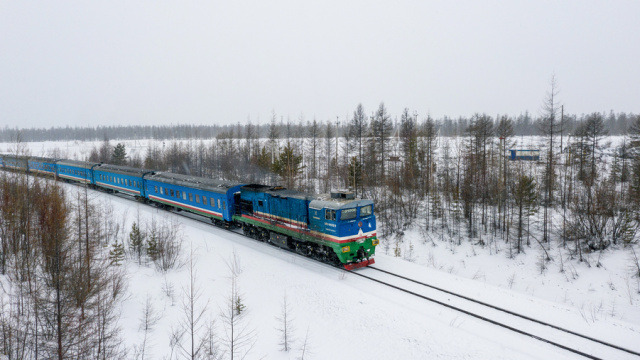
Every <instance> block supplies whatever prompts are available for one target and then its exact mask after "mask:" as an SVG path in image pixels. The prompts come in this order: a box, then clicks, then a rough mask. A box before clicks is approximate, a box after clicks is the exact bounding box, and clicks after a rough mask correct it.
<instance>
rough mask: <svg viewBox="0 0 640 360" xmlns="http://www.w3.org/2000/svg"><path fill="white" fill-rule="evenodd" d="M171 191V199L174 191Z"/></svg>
mask: <svg viewBox="0 0 640 360" xmlns="http://www.w3.org/2000/svg"><path fill="white" fill-rule="evenodd" d="M170 191H171V197H173V189H171V190H170Z"/></svg>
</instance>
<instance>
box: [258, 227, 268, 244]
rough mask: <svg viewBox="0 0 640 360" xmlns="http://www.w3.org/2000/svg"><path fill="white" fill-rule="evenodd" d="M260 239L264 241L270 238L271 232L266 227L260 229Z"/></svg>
mask: <svg viewBox="0 0 640 360" xmlns="http://www.w3.org/2000/svg"><path fill="white" fill-rule="evenodd" d="M258 240H260V241H262V242H265V241H267V240H269V232H268V231H267V230H265V229H260V237H259V238H258Z"/></svg>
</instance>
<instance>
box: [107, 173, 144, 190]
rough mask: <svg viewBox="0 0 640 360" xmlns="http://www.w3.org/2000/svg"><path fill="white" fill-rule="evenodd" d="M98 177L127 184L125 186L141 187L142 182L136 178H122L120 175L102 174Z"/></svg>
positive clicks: (115, 182) (119, 183)
mask: <svg viewBox="0 0 640 360" xmlns="http://www.w3.org/2000/svg"><path fill="white" fill-rule="evenodd" d="M98 178H99V179H100V180H102V181H108V182H111V183H114V184H118V185H125V186H130V187H136V188H139V187H140V183H139V182H138V181H136V180H130V179H122V178H119V177H115V176H107V175H102V174H100V175H98Z"/></svg>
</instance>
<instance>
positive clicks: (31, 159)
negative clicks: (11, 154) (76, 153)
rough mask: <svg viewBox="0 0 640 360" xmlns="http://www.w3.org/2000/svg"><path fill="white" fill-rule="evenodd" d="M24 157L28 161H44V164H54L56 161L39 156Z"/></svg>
mask: <svg viewBox="0 0 640 360" xmlns="http://www.w3.org/2000/svg"><path fill="white" fill-rule="evenodd" d="M25 157H26V158H27V159H29V161H44V162H50V163H55V162H57V161H58V160H56V159H54V158H48V157H41V156H25Z"/></svg>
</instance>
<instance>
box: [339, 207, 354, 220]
mask: <svg viewBox="0 0 640 360" xmlns="http://www.w3.org/2000/svg"><path fill="white" fill-rule="evenodd" d="M355 218H356V208H353V209H344V210H342V211H341V213H340V220H351V219H355Z"/></svg>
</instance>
